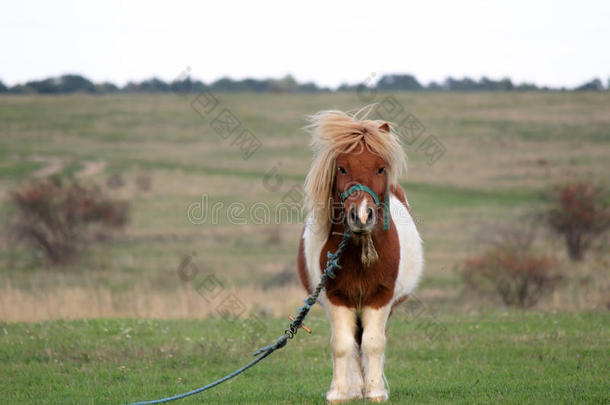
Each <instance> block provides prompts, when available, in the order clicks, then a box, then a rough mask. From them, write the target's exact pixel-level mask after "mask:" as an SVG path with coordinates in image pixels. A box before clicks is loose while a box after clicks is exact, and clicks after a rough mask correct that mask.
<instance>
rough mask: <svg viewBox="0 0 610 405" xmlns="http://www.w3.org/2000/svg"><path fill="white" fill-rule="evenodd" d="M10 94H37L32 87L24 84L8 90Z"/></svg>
mask: <svg viewBox="0 0 610 405" xmlns="http://www.w3.org/2000/svg"><path fill="white" fill-rule="evenodd" d="M8 92H9V93H10V94H31V93H35V92H36V90H34V89H33V88H31V87H28V86H26V85H24V84H16V85H14V86H13V87H10V88H9V89H8Z"/></svg>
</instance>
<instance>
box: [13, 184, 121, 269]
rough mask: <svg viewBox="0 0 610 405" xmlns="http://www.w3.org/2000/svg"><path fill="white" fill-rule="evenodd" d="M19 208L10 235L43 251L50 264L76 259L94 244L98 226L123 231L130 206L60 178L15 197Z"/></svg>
mask: <svg viewBox="0 0 610 405" xmlns="http://www.w3.org/2000/svg"><path fill="white" fill-rule="evenodd" d="M10 199H11V201H12V203H13V204H14V205H15V206H16V208H17V214H16V215H15V218H14V221H13V222H12V223H11V224H10V228H9V230H10V234H11V236H12V237H13V239H14V240H15V241H17V242H22V243H25V244H26V245H27V246H29V247H32V248H34V249H35V250H37V251H41V252H42V253H43V254H44V256H45V257H46V259H47V260H48V262H49V263H51V264H58V263H64V262H67V261H69V260H70V259H72V258H74V257H75V255H76V254H77V253H78V252H79V250H80V249H81V248H82V247H84V246H85V245H86V243H87V242H88V241H89V240H91V237H90V236H91V235H90V230H91V227H90V226H91V225H92V224H94V223H97V224H100V225H101V226H104V227H106V228H122V227H123V226H124V225H125V224H126V223H127V220H128V216H127V214H128V206H127V204H126V203H124V202H119V201H112V200H110V199H108V198H106V197H105V196H103V195H102V194H101V193H100V192H99V191H98V190H97V189H95V188H93V187H86V186H83V185H80V184H78V183H77V182H75V181H73V182H70V183H65V182H62V181H60V180H59V179H57V178H51V179H45V180H37V181H34V182H32V183H31V184H30V185H28V186H25V187H23V188H22V189H19V190H15V191H13V192H12V193H11V195H10Z"/></svg>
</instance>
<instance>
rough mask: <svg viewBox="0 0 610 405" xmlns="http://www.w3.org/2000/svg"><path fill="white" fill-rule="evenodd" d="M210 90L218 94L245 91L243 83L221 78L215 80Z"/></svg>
mask: <svg viewBox="0 0 610 405" xmlns="http://www.w3.org/2000/svg"><path fill="white" fill-rule="evenodd" d="M210 89H212V90H213V91H219V92H224V91H226V92H239V91H244V90H246V89H245V87H244V84H243V82H238V81H235V80H233V79H231V78H230V77H223V78H221V79H218V80H216V81H215V82H214V83H212V84H211V85H210Z"/></svg>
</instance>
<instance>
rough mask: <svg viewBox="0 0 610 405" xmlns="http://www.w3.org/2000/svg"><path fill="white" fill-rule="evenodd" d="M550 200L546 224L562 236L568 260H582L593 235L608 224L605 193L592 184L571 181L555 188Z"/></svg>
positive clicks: (609, 212)
mask: <svg viewBox="0 0 610 405" xmlns="http://www.w3.org/2000/svg"><path fill="white" fill-rule="evenodd" d="M552 201H553V206H552V207H551V209H550V210H549V212H548V224H549V225H550V227H551V228H552V229H553V230H554V231H555V232H557V233H558V234H560V235H563V237H564V238H565V242H566V247H567V249H568V255H569V256H570V259H572V260H573V261H579V260H582V259H583V257H584V254H585V251H586V250H587V249H588V248H589V247H591V243H592V242H593V241H594V240H595V238H597V237H598V236H600V235H601V234H602V233H604V232H605V231H606V230H607V229H608V228H609V227H610V209H609V208H608V206H607V204H606V201H607V195H606V193H605V192H604V190H602V189H601V188H600V187H598V186H596V185H595V184H594V183H590V182H583V183H572V184H567V185H564V186H561V187H557V188H556V189H555V192H554V193H553V195H552Z"/></svg>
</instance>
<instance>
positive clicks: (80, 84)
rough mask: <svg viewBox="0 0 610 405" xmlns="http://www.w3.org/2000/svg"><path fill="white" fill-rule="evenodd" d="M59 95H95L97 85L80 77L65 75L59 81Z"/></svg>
mask: <svg viewBox="0 0 610 405" xmlns="http://www.w3.org/2000/svg"><path fill="white" fill-rule="evenodd" d="M57 86H58V89H57V90H58V93H76V92H84V93H94V92H95V85H94V84H93V83H92V82H91V81H90V80H89V79H86V78H84V77H83V76H80V75H73V74H69V75H63V76H61V77H60V78H59V80H58V81H57Z"/></svg>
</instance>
